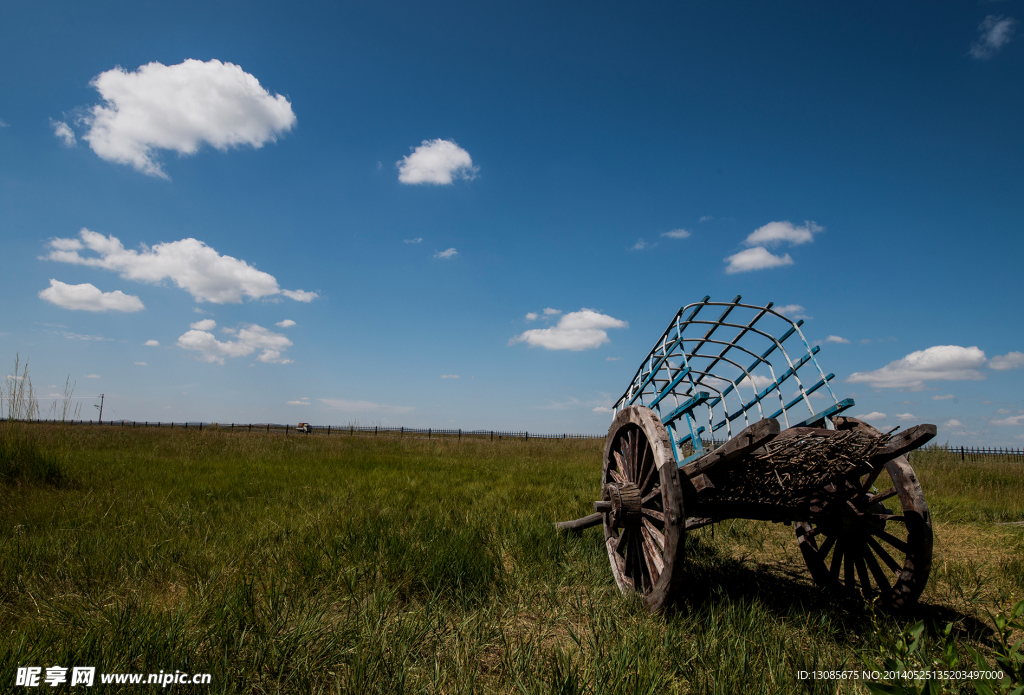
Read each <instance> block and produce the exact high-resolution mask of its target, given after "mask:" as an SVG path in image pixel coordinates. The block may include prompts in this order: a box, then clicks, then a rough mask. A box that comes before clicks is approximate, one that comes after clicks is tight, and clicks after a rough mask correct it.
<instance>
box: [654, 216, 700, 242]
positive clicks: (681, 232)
mask: <svg viewBox="0 0 1024 695" xmlns="http://www.w3.org/2000/svg"><path fill="white" fill-rule="evenodd" d="M701 221H702V222H703V221H704V220H703V218H701ZM661 235H662V236H667V237H668V238H669V239H688V238H689V237H690V232H688V231H687V230H685V229H673V230H672V231H671V232H662V233H661Z"/></svg>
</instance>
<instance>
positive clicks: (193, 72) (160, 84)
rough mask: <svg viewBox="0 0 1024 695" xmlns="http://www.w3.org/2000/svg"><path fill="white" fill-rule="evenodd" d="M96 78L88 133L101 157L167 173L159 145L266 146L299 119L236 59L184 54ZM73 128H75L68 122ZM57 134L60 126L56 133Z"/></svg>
mask: <svg viewBox="0 0 1024 695" xmlns="http://www.w3.org/2000/svg"><path fill="white" fill-rule="evenodd" d="M90 84H91V85H92V86H93V87H95V88H96V91H98V92H99V93H100V96H101V97H102V98H103V103H102V104H97V105H95V106H93V107H92V108H91V109H89V110H88V111H87V112H86V114H85V116H84V117H83V118H82V123H83V124H84V125H85V126H86V128H87V131H86V133H85V135H83V136H82V139H83V140H85V141H86V142H88V143H89V146H90V147H91V148H92V150H93V151H94V152H95V153H96V154H97V155H99V156H100V157H101V158H102V159H105V160H107V161H110V162H117V163H119V164H130V165H131V166H133V167H135V169H137V170H138V171H141V172H142V173H144V174H148V175H150V176H159V177H161V178H167V174H166V173H165V172H164V170H163V168H162V167H161V165H160V162H159V161H157V159H156V153H157V150H171V151H173V152H177V153H178V154H179V155H192V154H195V153H196V152H197V151H198V150H199V148H200V147H202V146H203V145H204V144H208V145H211V146H213V147H216V148H217V149H218V150H227V149H228V148H231V147H241V146H243V145H250V146H252V147H255V148H260V147H262V146H263V145H264V144H266V143H267V142H274V141H276V140H277V136H278V135H281V134H283V133H286V132H288V131H289V130H291V129H292V127H293V126H294V125H295V113H294V112H292V105H291V104H290V103H289V102H288V100H287V99H286V98H284V97H283V96H281V95H280V94H275V95H271V94H270V93H269V92H268V91H267V90H265V89H264V88H263V87H262V86H260V83H259V80H257V79H256V78H255V77H253V76H252V75H250V74H249V73H247V72H245V71H244V70H242V68H240V67H239V66H237V65H233V64H232V63H222V62H220V61H219V60H210V61H207V62H205V63H204V62H202V61H200V60H186V61H185V62H183V63H179V64H178V65H162V64H160V63H149V64H148V65H143V66H141V67H139V69H138V70H137V71H135V72H128V71H127V70H124V69H123V68H120V67H117V68H114V69H113V70H107V71H106V72H103V73H100V74H99V75H97V76H96V77H94V78H93V80H92V82H90ZM69 130H70V129H69ZM58 135H59V134H58Z"/></svg>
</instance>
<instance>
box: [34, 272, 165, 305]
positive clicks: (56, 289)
mask: <svg viewBox="0 0 1024 695" xmlns="http://www.w3.org/2000/svg"><path fill="white" fill-rule="evenodd" d="M39 297H40V299H45V300H46V301H48V302H50V303H51V304H56V305H57V306H59V307H64V308H65V309H76V310H79V311H124V312H128V313H131V312H133V311H142V310H143V309H145V308H146V307H145V306H143V304H142V300H141V299H139V298H138V297H136V296H134V295H130V294H125V293H124V292H122V291H121V290H114V291H113V292H101V291H100V289H99V288H98V287H96V286H95V285H93V284H90V283H88V282H86V283H83V284H81V285H68V284H65V283H63V282H60V281H59V280H52V279H51V280H50V286H49V287H47V288H46V289H45V290H42V291H41V292H40V293H39Z"/></svg>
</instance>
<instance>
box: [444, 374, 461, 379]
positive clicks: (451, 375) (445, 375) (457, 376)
mask: <svg viewBox="0 0 1024 695" xmlns="http://www.w3.org/2000/svg"><path fill="white" fill-rule="evenodd" d="M441 378H442V379H458V378H459V375H458V374H442V375H441Z"/></svg>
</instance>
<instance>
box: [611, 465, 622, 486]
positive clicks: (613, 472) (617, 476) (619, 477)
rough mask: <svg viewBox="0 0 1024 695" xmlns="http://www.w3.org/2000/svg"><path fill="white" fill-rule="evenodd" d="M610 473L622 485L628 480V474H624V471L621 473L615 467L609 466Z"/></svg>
mask: <svg viewBox="0 0 1024 695" xmlns="http://www.w3.org/2000/svg"><path fill="white" fill-rule="evenodd" d="M608 474H609V475H610V476H611V477H612V480H614V481H615V482H617V483H618V484H619V485H622V484H623V483H624V482H626V476H624V475H622V473H619V472H618V471H617V470H615V469H614V468H609V469H608Z"/></svg>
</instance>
